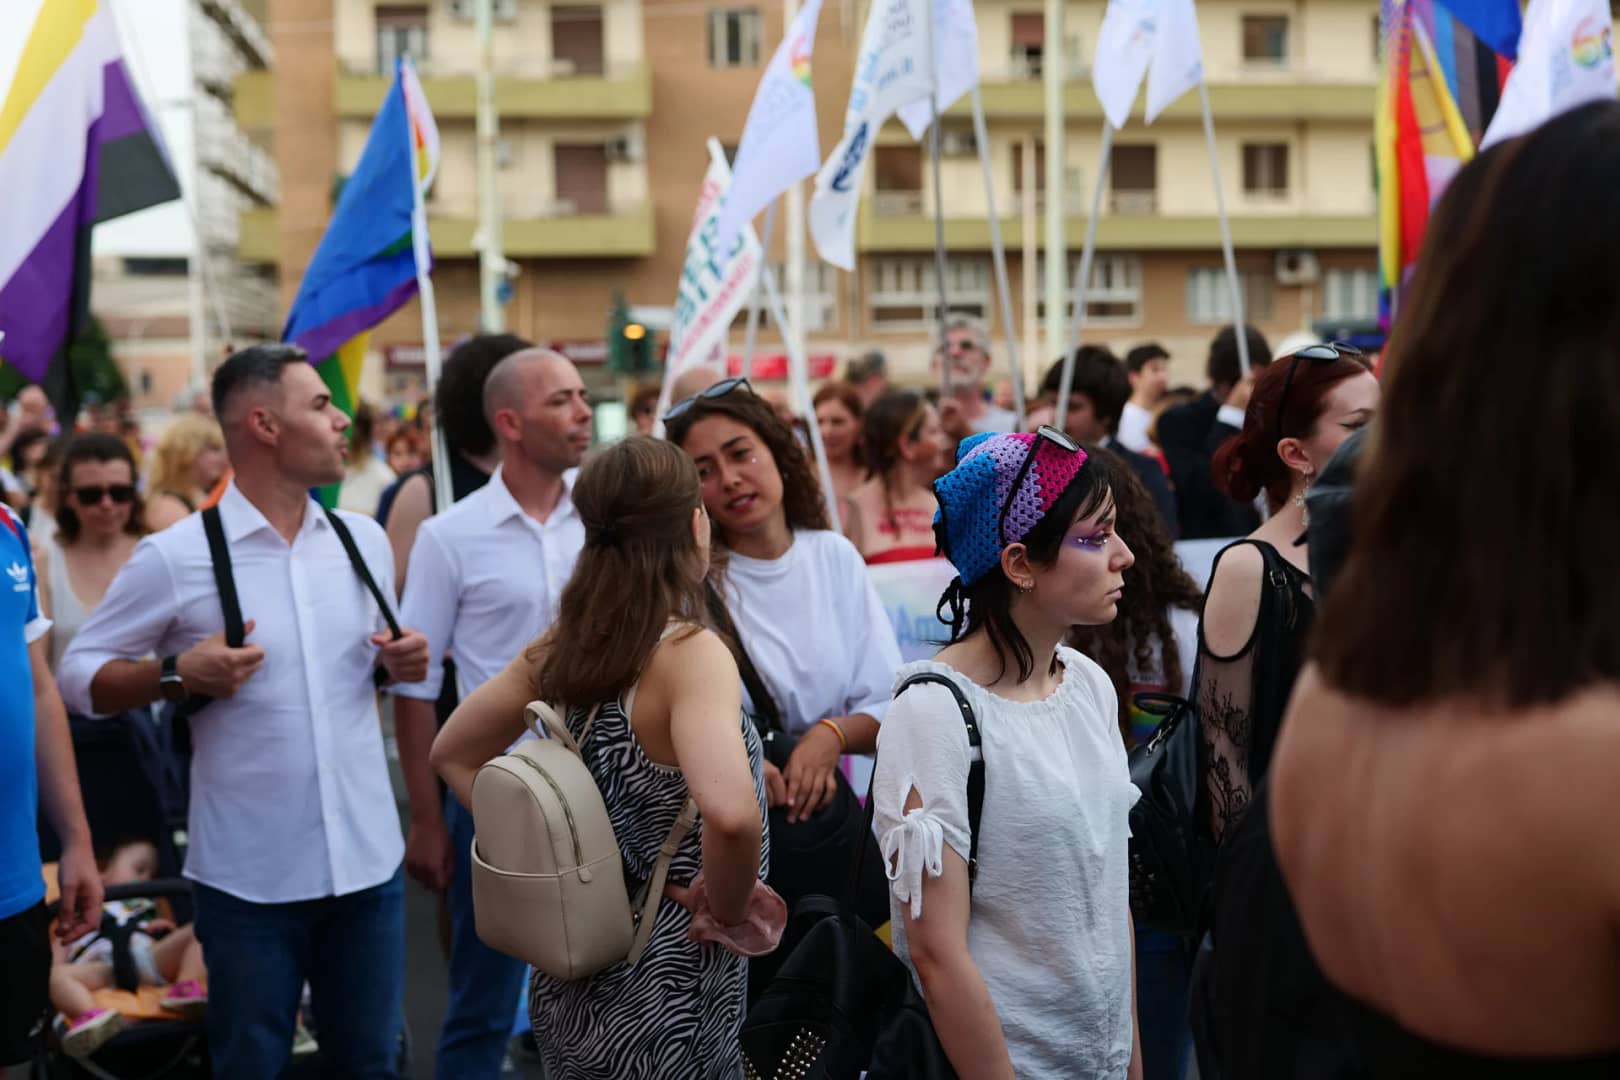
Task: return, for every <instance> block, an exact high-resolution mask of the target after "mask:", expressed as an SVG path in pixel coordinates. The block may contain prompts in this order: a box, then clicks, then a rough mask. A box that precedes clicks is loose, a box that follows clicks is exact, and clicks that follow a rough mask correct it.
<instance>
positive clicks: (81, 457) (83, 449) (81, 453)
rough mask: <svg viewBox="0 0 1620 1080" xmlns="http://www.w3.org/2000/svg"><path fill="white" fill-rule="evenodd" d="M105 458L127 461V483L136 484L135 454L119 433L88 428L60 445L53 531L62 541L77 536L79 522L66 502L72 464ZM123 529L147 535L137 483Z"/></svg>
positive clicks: (65, 541) (64, 541)
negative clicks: (89, 429)
mask: <svg viewBox="0 0 1620 1080" xmlns="http://www.w3.org/2000/svg"><path fill="white" fill-rule="evenodd" d="M108 461H122V462H124V463H125V464H127V465H128V466H129V482H130V485H131V486H134V485H135V474H136V469H135V455H134V454H132V453H130V452H129V444H128V443H126V442H124V440H123V439H120V438H119V437H118V436H116V435H104V434H102V433H100V432H95V431H91V432H86V433H85V434H83V435H75V436H73V437H72V438H70V439H68V440H67V444H66V446H64V447H63V450H62V464H61V465H60V466H59V467H58V468H57V472H56V531H57V533H58V534H59V535H60V536H61V538H62V539H61V542H62V543H64V544H72V543H74V542H75V541H76V540H78V539H79V530H80V526H81V523H80V521H79V515H78V513H77V512H76V511H75V510H74V509H73V507H72V506H71V505H69V502H68V497H67V496H68V493H69V492H70V491H72V490H73V487H72V484H71V481H72V479H73V467H74V466H75V465H79V464H83V463H86V462H93V463H95V464H98V465H99V464H101V463H103V462H108ZM124 531H125V532H126V533H128V534H129V535H130V536H145V535H146V512H145V507H144V505H143V504H142V501H141V493H140V489H139V488H138V487H136V490H135V500H134V501H133V502H132V503H130V506H129V520H128V521H126V522H125V523H124Z"/></svg>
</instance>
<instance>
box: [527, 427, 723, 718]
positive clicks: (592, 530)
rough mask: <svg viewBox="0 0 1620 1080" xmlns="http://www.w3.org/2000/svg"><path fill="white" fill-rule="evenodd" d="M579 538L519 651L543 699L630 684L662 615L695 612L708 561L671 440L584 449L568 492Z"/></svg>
mask: <svg viewBox="0 0 1620 1080" xmlns="http://www.w3.org/2000/svg"><path fill="white" fill-rule="evenodd" d="M572 498H573V502H574V509H575V510H576V511H577V512H578V513H579V517H580V521H582V522H583V523H584V525H585V547H584V548H583V549H582V550H581V551H580V553H579V559H578V561H577V562H576V563H575V564H574V574H573V576H572V577H570V578H569V579H568V584H567V585H566V586H564V587H563V592H562V600H561V603H560V605H559V608H558V613H557V621H556V622H555V623H553V624H552V627H551V629H550V630H548V631H546V634H545V636H544V637H543V638H542V639H541V640H540V642H539V643H537V645H536V646H534V647H533V648H531V649H530V650H529V652H528V653H527V654H526V655H528V657H529V658H530V660H534V659H535V658H536V657H537V656H538V655H539V654H544V660H542V661H541V663H540V671H539V677H538V690H539V694H540V697H542V698H543V699H545V700H546V701H553V702H563V703H566V704H570V705H590V704H594V703H596V702H600V701H606V700H608V699H609V698H612V697H614V696H616V695H618V694H619V693H621V692H623V691H624V690H625V689H626V688H627V687H629V686H630V685H632V684H633V683H634V682H635V681H636V679H637V678H638V677H639V676H640V674H641V670H642V668H644V667H645V666H646V664H647V659H648V658H649V657H650V656H651V655H652V651H653V649H654V647H656V646H657V644H658V641H659V638H660V637H661V636H662V635H663V632H664V628H665V627H666V626H668V625H669V623H670V621H671V620H672V619H674V620H679V621H683V622H687V623H691V624H693V626H694V627H695V626H696V625H698V624H700V623H702V621H703V619H704V607H703V579H704V575H705V574H706V573H707V572H708V564H707V563H706V562H705V560H704V559H703V557H702V555H701V553H700V552H699V551H698V546H697V541H696V539H695V538H694V537H693V535H692V512H693V511H694V510H698V509H700V508H701V507H702V506H703V490H702V487H701V485H700V484H699V482H698V474H697V467H696V466H694V465H693V464H692V459H691V458H690V457H688V456H687V455H686V454H684V453H682V452H681V451H680V450H679V449H677V448H676V447H675V446H674V444H672V443H667V442H664V441H663V440H661V439H652V438H648V437H646V436H642V435H633V436H631V437H630V438H628V439H625V440H624V441H622V442H619V443H615V444H614V445H612V446H610V447H608V448H607V449H605V450H601V451H598V452H597V453H595V454H593V455H592V456H591V457H590V459H589V460H587V461H586V462H585V466H584V468H582V469H580V471H579V477H578V479H576V480H575V481H574V490H573V493H572Z"/></svg>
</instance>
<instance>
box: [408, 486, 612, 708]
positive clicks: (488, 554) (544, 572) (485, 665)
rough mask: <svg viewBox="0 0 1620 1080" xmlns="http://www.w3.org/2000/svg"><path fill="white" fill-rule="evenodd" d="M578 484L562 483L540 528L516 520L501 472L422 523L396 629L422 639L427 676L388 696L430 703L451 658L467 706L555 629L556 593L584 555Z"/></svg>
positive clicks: (523, 517) (517, 510)
mask: <svg viewBox="0 0 1620 1080" xmlns="http://www.w3.org/2000/svg"><path fill="white" fill-rule="evenodd" d="M575 475H576V473H575V472H574V471H572V470H571V471H569V472H567V473H564V474H563V493H562V496H561V498H559V499H558V500H557V505H556V507H555V508H554V509H553V510H552V511H551V514H550V515H549V516H548V517H547V518H546V520H545V521H544V522H543V523H542V522H539V521H536V520H535V519H534V518H532V517H530V516H529V515H528V514H526V513H524V512H523V508H522V507H520V506H519V505H518V503H517V500H516V499H515V498H513V496H512V490H511V489H510V488H508V487H507V486H506V480H505V478H504V477H503V476H502V475H501V470H500V469H496V470H495V474H494V475H493V476H491V477H490V478H489V483H487V484H485V485H484V486H483V487H481V488H479V489H478V490H477V491H475V492H473V493H472V494H471V495H468V496H467V497H466V498H464V499H462V500H461V501H460V502H458V503H456V504H455V505H454V506H452V507H450V509H448V510H446V511H444V512H443V513H440V514H435V515H434V516H433V517H431V518H429V519H428V520H427V521H425V522H423V523H422V527H421V529H420V530H418V531H417V534H416V543H415V544H414V545H413V546H412V547H411V561H410V564H409V569H408V570H407V571H406V574H405V601H404V612H403V614H402V616H401V621H402V622H403V623H404V624H405V625H406V626H412V627H415V628H416V629H418V630H420V631H421V632H422V633H424V634H426V635H427V639H428V674H427V678H425V679H423V680H422V681H421V682H419V683H411V684H407V685H400V686H396V687H394V688H393V691H392V692H393V693H395V694H397V695H399V696H401V697H410V698H420V699H424V700H428V701H432V700H434V699H435V698H437V697H438V696H439V689H440V686H441V684H442V683H443V681H444V655H445V653H446V652H450V653H451V654H453V655H454V656H455V660H456V682H457V683H458V684H459V685H458V687H457V692H458V694H459V695H460V696H461V697H466V696H467V695H468V694H470V693H471V692H472V691H474V690H476V689H477V688H478V687H479V686H481V685H483V684H484V683H485V682H487V681H488V680H489V679H490V678H492V677H493V676H494V675H496V674H498V673H499V672H500V670H501V669H502V668H504V667H505V666H506V665H507V664H509V663H511V661H512V658H513V657H514V656H516V655H517V654H518V653H520V652H522V651H523V649H524V647H525V646H527V645H528V643H529V642H530V641H532V640H534V639H535V638H536V637H538V636H539V635H540V634H541V633H543V632H544V631H545V630H546V629H547V628H548V627H550V626H551V624H552V623H553V622H555V621H556V618H557V607H558V604H559V602H560V601H561V599H562V590H563V586H564V585H566V584H568V579H569V578H570V577H571V576H573V573H574V562H575V561H576V560H577V559H578V558H579V551H580V548H582V547H584V546H585V526H584V523H582V522H581V521H580V520H579V514H578V513H577V512H576V511H575V510H574V502H573V498H572V493H573V489H574V477H575Z"/></svg>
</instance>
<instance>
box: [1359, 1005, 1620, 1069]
mask: <svg viewBox="0 0 1620 1080" xmlns="http://www.w3.org/2000/svg"><path fill="white" fill-rule="evenodd" d="M1349 1015H1350V1016H1351V1024H1352V1026H1353V1030H1354V1032H1355V1036H1356V1041H1357V1043H1358V1044H1359V1045H1360V1047H1361V1052H1362V1055H1363V1058H1364V1059H1365V1061H1366V1063H1367V1067H1368V1075H1369V1076H1371V1077H1376V1078H1377V1080H1427V1078H1429V1077H1451V1076H1456V1077H1467V1078H1468V1080H1518V1078H1523V1080H1588V1078H1590V1080H1599V1078H1605V1080H1612V1078H1613V1077H1617V1076H1620V1052H1617V1053H1612V1054H1601V1055H1596V1056H1591V1057H1573V1058H1571V1057H1565V1058H1495V1057H1482V1056H1480V1055H1477V1054H1470V1053H1467V1052H1466V1051H1462V1050H1454V1049H1452V1048H1451V1047H1448V1046H1442V1045H1440V1044H1439V1043H1434V1042H1430V1041H1429V1040H1427V1039H1425V1038H1423V1037H1422V1036H1420V1035H1416V1034H1414V1033H1412V1032H1410V1031H1407V1030H1406V1029H1405V1028H1403V1027H1401V1026H1400V1025H1399V1024H1398V1023H1396V1022H1395V1021H1394V1020H1393V1019H1392V1018H1390V1017H1388V1016H1386V1015H1384V1014H1383V1013H1381V1012H1378V1011H1376V1010H1374V1009H1370V1008H1368V1007H1367V1006H1365V1005H1362V1004H1361V1003H1359V1002H1351V1003H1350V1005H1349Z"/></svg>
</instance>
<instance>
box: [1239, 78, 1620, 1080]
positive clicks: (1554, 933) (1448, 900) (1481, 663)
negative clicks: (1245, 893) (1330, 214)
mask: <svg viewBox="0 0 1620 1080" xmlns="http://www.w3.org/2000/svg"><path fill="white" fill-rule="evenodd" d="M1617 185H1620V105H1616V104H1614V103H1612V102H1606V103H1602V104H1593V105H1587V106H1584V107H1582V108H1580V109H1577V110H1575V111H1573V112H1569V113H1566V114H1564V115H1563V116H1561V117H1558V118H1556V119H1553V120H1551V121H1549V122H1548V123H1546V124H1545V125H1543V126H1542V127H1541V128H1540V129H1538V130H1536V131H1534V132H1532V133H1530V134H1528V135H1525V136H1522V137H1519V138H1516V139H1512V140H1509V141H1507V142H1503V143H1500V144H1498V145H1496V146H1494V147H1492V148H1491V149H1490V150H1488V151H1486V152H1485V153H1483V154H1481V155H1480V156H1478V157H1476V158H1475V159H1474V160H1473V161H1472V162H1471V163H1470V164H1469V165H1467V166H1466V167H1465V168H1464V169H1463V170H1462V172H1461V173H1459V175H1458V176H1457V178H1456V179H1455V180H1453V181H1452V184H1451V186H1450V188H1449V190H1448V191H1447V192H1446V194H1445V196H1444V197H1443V199H1442V200H1441V203H1440V205H1439V207H1438V208H1437V211H1436V217H1435V220H1434V221H1433V222H1431V224H1430V229H1429V233H1428V241H1427V242H1426V243H1425V245H1424V248H1423V252H1422V256H1421V258H1420V259H1419V261H1418V271H1417V274H1416V276H1415V277H1414V279H1413V281H1412V282H1411V284H1410V286H1409V288H1408V291H1407V293H1406V295H1405V298H1404V303H1403V305H1402V315H1401V321H1400V322H1399V324H1398V325H1397V328H1396V331H1395V334H1394V336H1393V337H1392V339H1391V342H1390V349H1389V352H1388V353H1387V355H1386V359H1385V364H1386V368H1385V370H1386V372H1387V375H1386V378H1387V381H1388V389H1387V395H1386V401H1385V405H1384V408H1383V410H1382V414H1381V415H1380V417H1379V421H1378V423H1377V424H1376V425H1375V426H1374V428H1373V429H1372V431H1371V432H1370V433H1369V443H1368V445H1367V447H1366V451H1365V454H1366V460H1365V461H1364V462H1363V467H1362V469H1361V475H1360V477H1359V479H1358V480H1357V486H1356V490H1355V493H1354V495H1353V502H1352V515H1353V519H1354V524H1353V539H1352V544H1351V548H1350V553H1349V558H1348V561H1347V563H1346V564H1345V566H1344V568H1343V570H1342V571H1341V572H1340V574H1339V578H1338V581H1337V583H1336V584H1335V586H1334V591H1333V594H1332V595H1331V596H1330V597H1329V598H1328V599H1327V602H1326V606H1325V609H1324V611H1323V613H1322V616H1321V618H1320V620H1319V623H1318V626H1317V628H1316V635H1315V637H1314V638H1313V641H1312V646H1311V652H1310V663H1309V665H1308V666H1307V667H1306V669H1305V671H1304V673H1303V675H1302V676H1301V678H1300V682H1299V687H1298V691H1297V693H1296V694H1295V696H1294V699H1293V704H1292V707H1291V708H1290V710H1289V713H1288V722H1287V723H1286V725H1285V726H1284V729H1283V737H1282V739H1281V741H1280V742H1279V744H1278V746H1277V750H1276V757H1275V763H1274V768H1273V780H1272V787H1271V792H1270V794H1271V804H1270V825H1271V832H1272V836H1273V838H1274V840H1275V847H1276V861H1277V864H1278V867H1279V868H1280V870H1281V876H1282V878H1283V879H1284V881H1285V882H1286V884H1287V890H1288V893H1289V894H1290V895H1291V896H1292V897H1293V899H1294V902H1295V904H1296V905H1297V908H1298V916H1299V921H1300V923H1301V924H1302V925H1303V928H1304V933H1305V936H1306V937H1307V938H1308V940H1309V942H1310V945H1311V949H1312V951H1313V953H1314V954H1315V956H1316V958H1317V959H1318V960H1319V961H1320V963H1321V966H1322V969H1323V970H1324V971H1325V973H1326V975H1327V977H1328V978H1329V979H1330V980H1332V982H1333V983H1334V984H1335V985H1337V986H1338V987H1340V988H1342V989H1343V990H1344V991H1346V992H1347V993H1348V994H1349V995H1350V996H1351V997H1352V998H1353V999H1354V1000H1355V1003H1356V1008H1355V1016H1354V1021H1353V1030H1354V1035H1355V1043H1356V1046H1357V1048H1358V1050H1359V1052H1360V1053H1361V1055H1362V1056H1363V1057H1364V1058H1365V1060H1366V1063H1367V1067H1368V1071H1369V1074H1370V1075H1374V1076H1377V1077H1380V1078H1382V1077H1390V1078H1394V1080H1404V1078H1407V1077H1429V1076H1491V1077H1519V1076H1523V1077H1535V1078H1538V1080H1539V1078H1554V1080H1565V1078H1573V1077H1600V1076H1601V1077H1612V1076H1616V1075H1620V1027H1617V1026H1616V1024H1615V1017H1616V1016H1617V1015H1620V978H1617V975H1616V973H1617V972H1620V945H1617V942H1616V937H1615V933H1614V927H1615V926H1616V924H1617V923H1620V877H1617V876H1616V873H1615V870H1616V866H1615V860H1614V858H1613V857H1612V855H1610V854H1609V852H1610V850H1611V848H1612V846H1613V845H1612V844H1611V842H1610V840H1609V830H1610V828H1611V827H1612V824H1613V822H1614V821H1615V820H1616V813H1615V810H1616V807H1615V797H1616V791H1617V790H1620V787H1617V785H1616V783H1615V772H1616V765H1615V763H1616V761H1620V617H1617V612H1620V575H1616V573H1615V565H1614V560H1615V552H1616V551H1620V500H1617V499H1616V497H1615V493H1616V492H1617V491H1620V200H1617V199H1616V196H1615V191H1616V186H1617ZM1527 266H1532V267H1534V272H1533V273H1528V274H1527V273H1526V272H1525V270H1526V267H1527ZM1532 356H1533V357H1535V363H1536V370H1535V375H1534V377H1533V378H1529V379H1526V378H1525V377H1524V372H1525V368H1524V364H1525V358H1526V357H1532ZM1459 358H1466V362H1467V364H1468V371H1469V377H1468V378H1466V379H1461V380H1459V379H1458V378H1457V366H1456V365H1457V362H1458V360H1459ZM1526 433H1528V438H1527V437H1526ZM1499 526H1505V527H1499ZM1257 809H1258V808H1257ZM1352 852H1353V855H1352V854H1351V853H1352Z"/></svg>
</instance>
